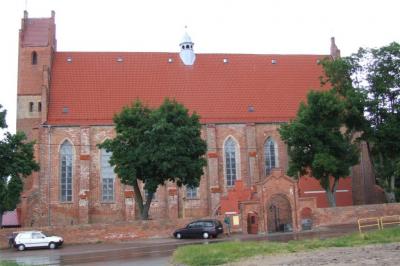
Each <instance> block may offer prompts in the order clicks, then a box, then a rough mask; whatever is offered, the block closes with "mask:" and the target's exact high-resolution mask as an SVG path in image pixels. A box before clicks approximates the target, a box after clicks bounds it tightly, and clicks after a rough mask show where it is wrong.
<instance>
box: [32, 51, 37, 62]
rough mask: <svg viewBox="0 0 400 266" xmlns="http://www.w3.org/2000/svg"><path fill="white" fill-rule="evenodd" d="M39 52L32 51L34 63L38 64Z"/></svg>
mask: <svg viewBox="0 0 400 266" xmlns="http://www.w3.org/2000/svg"><path fill="white" fill-rule="evenodd" d="M37 59H38V58H37V53H36V51H33V52H32V65H37Z"/></svg>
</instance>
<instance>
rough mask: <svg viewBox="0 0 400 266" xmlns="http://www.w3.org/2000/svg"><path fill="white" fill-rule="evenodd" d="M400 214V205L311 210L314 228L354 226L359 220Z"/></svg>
mask: <svg viewBox="0 0 400 266" xmlns="http://www.w3.org/2000/svg"><path fill="white" fill-rule="evenodd" d="M399 214H400V203H388V204H373V205H358V206H346V207H336V208H316V209H312V220H313V225H314V226H317V227H318V226H331V225H338V224H356V223H357V220H358V219H360V218H370V217H381V216H390V215H399Z"/></svg>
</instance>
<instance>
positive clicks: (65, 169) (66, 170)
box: [60, 141, 73, 202]
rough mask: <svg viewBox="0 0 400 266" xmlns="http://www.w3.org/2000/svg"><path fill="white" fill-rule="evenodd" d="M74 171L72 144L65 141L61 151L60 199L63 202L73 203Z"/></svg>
mask: <svg viewBox="0 0 400 266" xmlns="http://www.w3.org/2000/svg"><path fill="white" fill-rule="evenodd" d="M72 170H73V151H72V144H71V143H70V142H69V141H64V143H63V144H62V145H61V150H60V186H61V187H60V191H61V193H60V194H61V198H60V199H61V201H62V202H68V201H72Z"/></svg>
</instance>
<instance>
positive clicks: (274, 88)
mask: <svg viewBox="0 0 400 266" xmlns="http://www.w3.org/2000/svg"><path fill="white" fill-rule="evenodd" d="M324 57H325V56H323V55H249V54H246V55H244V54H197V55H196V62H195V63H194V65H193V66H185V65H183V63H182V62H181V60H180V58H179V54H177V53H119V52H107V53H106V52H57V53H56V54H55V59H54V64H53V69H52V78H51V89H50V105H49V113H48V123H49V124H52V125H110V124H112V118H113V115H114V114H115V113H117V112H119V111H120V110H121V108H122V107H123V106H125V105H129V104H130V103H131V102H132V101H134V100H135V99H140V100H142V102H144V103H145V104H147V105H150V106H153V107H154V106H158V105H160V104H161V103H162V101H163V100H164V98H165V97H169V98H175V99H176V100H177V101H178V102H180V103H183V104H184V105H185V106H186V107H187V108H189V110H191V111H196V112H197V113H199V114H200V116H201V121H202V123H239V122H240V123H241V122H283V121H288V120H289V119H291V118H293V117H294V116H295V115H296V113H297V109H298V106H299V103H300V102H301V101H304V100H305V97H306V95H307V92H308V91H309V90H310V89H321V88H320V81H319V77H320V76H321V75H322V69H321V66H319V65H318V64H317V60H319V59H322V58H324ZM68 58H70V59H71V62H68V60H67V59H68ZM118 58H121V59H122V62H118V61H117V59H118ZM224 58H226V59H227V60H228V62H227V63H224V62H223V60H224ZM169 59H172V62H169ZM272 60H276V64H272ZM249 107H252V109H253V111H252V112H249ZM66 109H68V112H64V111H65V110H66Z"/></svg>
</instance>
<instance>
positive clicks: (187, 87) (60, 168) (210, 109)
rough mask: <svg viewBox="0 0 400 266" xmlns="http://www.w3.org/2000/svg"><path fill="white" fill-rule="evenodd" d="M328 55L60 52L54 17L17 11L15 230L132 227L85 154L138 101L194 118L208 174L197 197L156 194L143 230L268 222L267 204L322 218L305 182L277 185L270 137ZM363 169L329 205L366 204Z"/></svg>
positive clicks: (274, 143) (99, 161)
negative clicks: (212, 219) (20, 170)
mask: <svg viewBox="0 0 400 266" xmlns="http://www.w3.org/2000/svg"><path fill="white" fill-rule="evenodd" d="M327 50H328V49H327ZM339 54H340V52H339V49H338V48H337V47H336V45H335V42H334V39H333V38H332V42H331V49H330V54H326V55H280V54H279V55H278V54H276V55H253V54H196V53H195V50H194V43H193V42H192V40H191V38H190V37H189V35H188V34H185V35H184V37H183V39H182V41H181V42H177V51H176V52H170V53H161V52H67V51H62V52H61V51H57V41H56V24H55V13H54V12H52V14H51V17H49V18H29V17H28V13H27V12H26V11H25V13H24V17H23V19H22V23H21V29H20V33H19V68H18V107H17V129H18V130H22V131H24V132H25V133H26V134H27V135H28V137H29V139H31V140H36V145H35V156H36V158H37V160H38V162H39V163H40V171H39V172H38V173H34V174H33V175H32V176H30V177H29V178H27V179H26V182H25V184H24V192H23V194H22V201H21V207H20V208H21V222H22V224H23V225H28V226H33V225H35V226H36V225H70V224H86V223H113V222H122V221H130V220H134V219H136V217H137V211H136V210H135V202H134V192H133V189H132V188H131V187H130V186H126V185H123V184H121V183H120V181H119V179H118V177H116V176H115V174H114V172H113V169H112V168H111V166H110V165H109V163H108V159H109V157H110V154H109V153H107V152H105V151H104V150H101V149H99V148H97V146H96V145H97V144H99V143H101V142H103V141H104V140H105V139H107V138H112V137H113V136H114V135H115V131H114V125H113V121H112V118H113V115H114V114H115V113H117V112H119V111H120V110H121V109H122V107H123V106H126V105H129V104H130V103H131V102H132V101H134V100H135V99H140V100H141V101H142V102H144V103H145V104H147V105H149V106H152V107H155V106H158V105H160V104H161V103H162V101H163V100H164V98H165V97H169V98H175V99H176V100H177V101H178V102H180V103H182V104H184V105H185V106H186V107H187V108H188V109H189V110H191V111H196V112H197V113H198V114H199V115H200V116H201V123H202V131H201V133H202V137H203V138H204V139H205V140H206V141H207V146H208V151H207V154H206V157H207V166H206V167H205V169H204V176H203V177H202V178H201V182H200V185H199V187H198V188H194V189H187V188H185V187H181V188H178V187H177V186H176V185H175V184H173V183H167V184H165V185H164V186H160V187H159V188H158V190H157V193H156V195H155V198H154V199H153V202H152V205H151V208H150V217H151V218H152V219H159V218H179V217H205V216H213V215H218V214H223V213H224V212H228V211H230V212H241V211H243V210H248V211H249V212H252V213H256V214H257V215H259V216H260V219H269V217H270V215H269V214H268V211H270V210H271V211H272V207H273V205H271V204H269V202H270V201H271V200H272V199H274V198H275V199H277V201H276V202H277V204H281V203H279V202H283V203H282V204H286V207H288V209H289V210H291V211H290V212H291V213H292V216H293V217H297V216H298V214H299V213H301V211H302V210H306V209H305V208H306V206H311V207H316V208H320V207H326V206H327V201H326V196H325V193H324V191H323V189H322V188H321V187H320V185H319V183H318V182H316V181H315V180H314V179H313V178H311V177H302V178H300V180H299V181H295V180H293V179H292V178H290V177H287V176H285V172H286V169H287V167H288V160H289V158H288V155H287V152H286V150H287V147H286V145H285V144H284V143H283V142H282V140H281V139H280V136H279V133H278V131H277V129H278V128H279V126H280V125H281V124H282V123H287V122H289V121H290V119H292V118H294V117H295V116H296V113H297V109H298V106H299V103H300V102H301V101H304V100H305V99H306V95H307V92H308V91H309V90H310V89H314V90H321V86H320V80H319V77H320V76H321V75H323V71H322V68H321V66H320V65H319V64H318V62H319V60H321V59H323V58H325V57H333V58H334V57H337V56H339ZM361 148H362V151H364V150H365V147H363V146H362V147H361ZM363 154H364V155H365V153H363ZM367 161H368V160H367V159H366V157H365V156H361V162H360V165H358V166H355V167H354V168H353V169H352V176H351V177H348V178H346V179H342V180H341V182H340V185H339V188H338V191H337V204H338V205H339V206H345V205H352V204H364V203H370V202H368V201H369V200H371V199H372V198H373V197H371V195H373V193H374V189H375V188H374V186H375V185H374V180H373V178H372V177H371V169H370V167H369V164H368V163H367ZM143 193H145V192H143ZM275 196H276V197H275ZM274 206H275V205H274ZM274 210H275V213H274V215H276V209H274ZM288 223H291V221H289V222H288ZM264 229H265V228H264Z"/></svg>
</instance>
